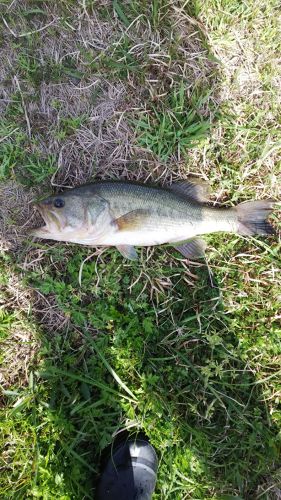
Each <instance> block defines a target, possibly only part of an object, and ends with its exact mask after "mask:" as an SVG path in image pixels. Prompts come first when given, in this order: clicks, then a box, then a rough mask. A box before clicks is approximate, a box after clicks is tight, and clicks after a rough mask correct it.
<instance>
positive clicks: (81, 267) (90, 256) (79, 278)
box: [78, 252, 96, 286]
mask: <svg viewBox="0 0 281 500" xmlns="http://www.w3.org/2000/svg"><path fill="white" fill-rule="evenodd" d="M94 255H96V252H94V253H92V254H91V255H88V257H86V259H84V260H83V262H82V263H81V265H80V269H79V274H78V283H79V285H80V286H82V273H83V267H84V264H85V263H86V262H87V260H90V259H91V258H92V257H94Z"/></svg>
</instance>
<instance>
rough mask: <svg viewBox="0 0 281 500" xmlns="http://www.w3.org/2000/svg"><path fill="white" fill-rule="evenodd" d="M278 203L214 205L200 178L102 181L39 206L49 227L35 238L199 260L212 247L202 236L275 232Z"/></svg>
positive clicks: (128, 253)
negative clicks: (169, 251)
mask: <svg viewBox="0 0 281 500" xmlns="http://www.w3.org/2000/svg"><path fill="white" fill-rule="evenodd" d="M273 205H274V201H273V200H264V201H251V202H245V203H241V204H239V205H237V206H236V207H234V208H218V207H213V206H211V205H210V202H208V198H207V187H206V185H205V184H203V183H202V182H201V181H199V180H198V179H197V180H194V179H192V180H188V181H183V182H180V183H176V184H172V185H171V186H169V187H166V188H164V187H157V186H149V185H145V184H138V183H135V182H125V181H100V182H96V183H93V184H87V185H84V186H80V187H78V188H74V189H70V190H68V191H65V192H63V193H61V194H59V195H56V196H51V197H49V198H47V199H45V200H43V201H41V202H40V203H38V205H37V207H38V209H39V211H40V213H41V215H42V217H43V219H44V222H45V226H43V227H40V228H38V229H34V230H32V234H33V235H34V236H36V237H39V238H44V239H51V240H56V241H65V242H72V243H78V244H80V245H90V246H115V247H117V248H118V250H119V251H120V252H121V254H122V255H123V256H124V257H127V258H129V259H135V258H137V253H136V250H135V248H134V247H135V246H151V245H161V244H171V245H173V246H174V247H175V248H177V249H178V250H179V251H180V252H181V253H182V254H183V255H184V256H185V257H187V258H189V259H196V258H197V257H200V256H203V255H204V249H205V246H206V245H205V242H204V241H203V240H202V239H200V238H197V236H198V235H202V234H206V233H213V232H218V231H227V232H230V233H238V234H243V235H253V234H265V235H267V234H271V233H273V232H274V231H273V228H272V226H271V225H270V224H269V222H267V217H268V215H269V213H270V211H271V210H272V208H273Z"/></svg>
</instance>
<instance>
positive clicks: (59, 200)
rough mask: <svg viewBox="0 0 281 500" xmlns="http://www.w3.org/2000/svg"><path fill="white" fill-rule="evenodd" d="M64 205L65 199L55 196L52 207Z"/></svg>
mask: <svg viewBox="0 0 281 500" xmlns="http://www.w3.org/2000/svg"><path fill="white" fill-rule="evenodd" d="M64 205H65V201H64V200H62V199H61V198H56V199H55V201H54V207H56V208H62V207H64Z"/></svg>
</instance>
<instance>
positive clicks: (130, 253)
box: [116, 245, 138, 260]
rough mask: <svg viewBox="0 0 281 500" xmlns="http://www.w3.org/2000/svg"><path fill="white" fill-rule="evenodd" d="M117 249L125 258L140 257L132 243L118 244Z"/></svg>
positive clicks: (134, 258)
mask: <svg viewBox="0 0 281 500" xmlns="http://www.w3.org/2000/svg"><path fill="white" fill-rule="evenodd" d="M116 248H117V250H119V252H120V253H121V255H123V257H125V259H129V260H137V259H138V254H137V252H136V249H135V248H134V247H133V246H132V245H118V246H117V247H116Z"/></svg>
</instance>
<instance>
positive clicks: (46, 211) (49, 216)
mask: <svg viewBox="0 0 281 500" xmlns="http://www.w3.org/2000/svg"><path fill="white" fill-rule="evenodd" d="M34 206H35V209H36V210H37V211H38V212H39V214H40V215H41V218H42V219H43V221H44V224H43V225H41V226H38V227H36V228H34V229H31V230H30V234H31V235H32V236H40V237H44V236H45V237H47V235H48V234H51V233H54V232H55V233H60V232H62V231H63V229H64V227H65V225H66V221H64V220H63V218H62V217H58V215H57V214H56V212H55V211H53V210H50V208H49V207H47V206H46V205H44V204H43V203H37V204H36V205H34Z"/></svg>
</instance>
